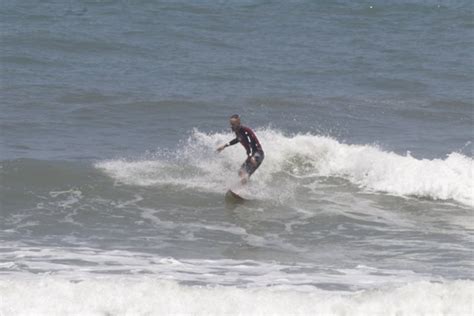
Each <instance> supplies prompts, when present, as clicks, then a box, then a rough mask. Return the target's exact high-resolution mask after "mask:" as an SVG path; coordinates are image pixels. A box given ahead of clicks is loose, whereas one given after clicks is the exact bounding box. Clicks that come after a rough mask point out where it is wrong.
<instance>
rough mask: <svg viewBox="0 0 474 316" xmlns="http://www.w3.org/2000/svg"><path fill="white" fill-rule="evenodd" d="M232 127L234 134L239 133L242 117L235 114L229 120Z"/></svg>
mask: <svg viewBox="0 0 474 316" xmlns="http://www.w3.org/2000/svg"><path fill="white" fill-rule="evenodd" d="M229 122H230V127H231V128H232V130H233V131H234V132H236V131H238V130H239V128H240V116H239V115H238V114H234V115H232V116H231V117H230V119H229Z"/></svg>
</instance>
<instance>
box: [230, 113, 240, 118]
mask: <svg viewBox="0 0 474 316" xmlns="http://www.w3.org/2000/svg"><path fill="white" fill-rule="evenodd" d="M230 118H231V119H239V118H240V116H239V114H234V115H231V116H230Z"/></svg>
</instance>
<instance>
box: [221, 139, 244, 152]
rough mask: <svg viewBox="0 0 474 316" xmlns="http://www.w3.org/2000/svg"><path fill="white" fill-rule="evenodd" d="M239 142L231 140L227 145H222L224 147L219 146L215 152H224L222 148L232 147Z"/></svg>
mask: <svg viewBox="0 0 474 316" xmlns="http://www.w3.org/2000/svg"><path fill="white" fill-rule="evenodd" d="M238 142H239V139H238V138H234V139H233V140H231V141H230V142H228V143H227V144H224V145H221V146H219V147H218V148H217V152H221V151H223V150H224V148H226V147H229V146H232V145H235V144H237V143H238Z"/></svg>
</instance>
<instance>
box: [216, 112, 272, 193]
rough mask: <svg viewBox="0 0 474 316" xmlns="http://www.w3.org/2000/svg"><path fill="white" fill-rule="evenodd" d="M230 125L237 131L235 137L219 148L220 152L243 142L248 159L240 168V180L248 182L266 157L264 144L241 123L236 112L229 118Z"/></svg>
mask: <svg viewBox="0 0 474 316" xmlns="http://www.w3.org/2000/svg"><path fill="white" fill-rule="evenodd" d="M229 122H230V127H231V128H232V131H234V133H235V136H236V137H235V138H234V139H233V140H231V141H230V142H228V143H227V144H224V145H222V146H219V147H218V148H217V151H218V152H221V151H222V150H224V148H226V147H229V146H232V145H235V144H237V143H239V142H240V143H241V144H242V146H244V148H245V150H246V151H247V159H246V160H245V161H244V163H243V164H242V166H241V167H240V170H239V176H240V182H241V183H242V184H245V183H247V181H248V179H249V177H250V176H251V175H252V174H253V173H254V172H255V170H257V168H258V167H259V166H260V164H261V163H262V161H263V159H264V158H265V154H264V153H263V149H262V146H261V145H260V142H259V141H258V139H257V136H255V133H254V132H253V131H252V130H251V129H250V128H248V127H246V126H242V125H240V116H239V115H238V114H234V115H232V116H231V117H230V119H229Z"/></svg>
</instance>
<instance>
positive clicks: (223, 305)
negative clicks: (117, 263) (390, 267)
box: [0, 276, 474, 316]
mask: <svg viewBox="0 0 474 316" xmlns="http://www.w3.org/2000/svg"><path fill="white" fill-rule="evenodd" d="M473 293H474V282H472V281H452V282H447V283H430V282H415V283H409V284H405V285H398V286H392V287H387V288H384V289H378V290H364V291H358V292H354V293H340V292H332V291H324V290H320V289H317V288H312V289H310V290H308V291H305V292H298V291H292V290H290V289H288V288H285V287H266V288H250V289H249V288H236V287H224V286H207V287H203V286H186V285H180V284H178V283H176V282H174V281H163V280H157V279H153V278H148V277H142V278H124V277H113V276H107V277H100V278H90V279H85V280H81V281H77V280H76V281H74V280H67V279H64V278H59V277H53V276H46V277H35V278H29V279H18V278H3V279H1V280H0V297H1V298H2V299H1V300H0V314H1V315H20V314H21V315H151V314H152V315H364V316H365V315H387V316H389V315H472V313H473V311H474V310H473V300H474V297H473Z"/></svg>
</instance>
